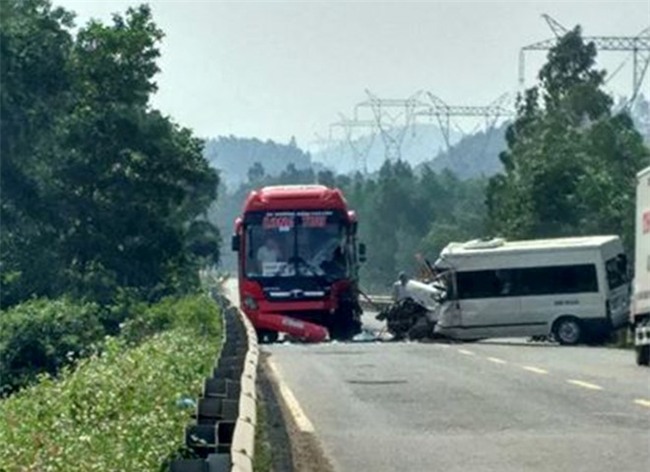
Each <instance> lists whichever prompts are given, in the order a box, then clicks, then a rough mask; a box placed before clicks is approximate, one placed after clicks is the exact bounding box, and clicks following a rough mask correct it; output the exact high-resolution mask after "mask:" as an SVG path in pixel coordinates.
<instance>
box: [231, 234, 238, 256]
mask: <svg viewBox="0 0 650 472" xmlns="http://www.w3.org/2000/svg"><path fill="white" fill-rule="evenodd" d="M230 246H231V247H232V250H233V251H235V252H239V235H238V234H233V235H232V240H231V241H230Z"/></svg>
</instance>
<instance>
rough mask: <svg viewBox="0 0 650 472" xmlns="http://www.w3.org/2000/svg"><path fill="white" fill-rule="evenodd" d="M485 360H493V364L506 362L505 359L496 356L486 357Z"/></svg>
mask: <svg viewBox="0 0 650 472" xmlns="http://www.w3.org/2000/svg"><path fill="white" fill-rule="evenodd" d="M487 360H488V361H490V362H494V363H495V364H507V362H506V361H504V360H503V359H499V358H498V357H488V358H487Z"/></svg>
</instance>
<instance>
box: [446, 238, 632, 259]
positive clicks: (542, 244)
mask: <svg viewBox="0 0 650 472" xmlns="http://www.w3.org/2000/svg"><path fill="white" fill-rule="evenodd" d="M615 242H618V244H621V243H620V238H619V237H618V236H582V237H572V238H554V239H530V240H522V241H506V240H503V239H491V240H474V241H468V242H464V243H460V242H453V243H449V244H448V245H447V246H446V247H445V248H444V249H443V250H442V252H441V253H440V256H441V257H443V258H444V257H475V256H478V255H505V254H513V253H518V254H521V253H528V252H561V251H575V250H581V249H596V248H601V247H603V246H606V245H608V244H611V243H615Z"/></svg>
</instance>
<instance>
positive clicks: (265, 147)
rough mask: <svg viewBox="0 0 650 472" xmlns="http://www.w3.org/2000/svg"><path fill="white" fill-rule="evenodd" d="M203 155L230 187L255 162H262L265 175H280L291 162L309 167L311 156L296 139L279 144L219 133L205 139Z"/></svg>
mask: <svg viewBox="0 0 650 472" xmlns="http://www.w3.org/2000/svg"><path fill="white" fill-rule="evenodd" d="M203 154H204V156H205V157H206V159H208V161H210V163H211V164H212V166H213V167H215V168H216V169H219V170H220V171H221V178H222V181H223V182H224V183H225V184H226V186H227V187H228V188H229V189H232V190H236V189H237V187H238V186H239V185H240V184H242V183H244V182H246V181H247V180H248V170H249V169H250V168H251V167H253V165H255V163H259V164H261V166H262V168H263V170H264V173H265V174H266V175H279V174H280V173H281V172H282V171H283V170H285V169H286V168H287V166H288V165H290V164H293V166H294V167H295V168H296V169H299V170H300V169H307V168H310V167H312V162H311V156H310V155H309V153H306V152H304V151H303V150H301V149H299V148H298V147H297V146H296V142H295V139H292V140H291V142H290V143H289V144H280V143H276V142H274V141H270V140H268V141H261V140H259V139H257V138H238V137H235V136H221V137H219V138H216V139H208V140H207V141H206V143H205V149H204V151H203Z"/></svg>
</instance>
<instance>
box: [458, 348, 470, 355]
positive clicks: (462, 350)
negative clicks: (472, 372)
mask: <svg viewBox="0 0 650 472" xmlns="http://www.w3.org/2000/svg"><path fill="white" fill-rule="evenodd" d="M458 352H460V353H461V354H465V355H466V356H473V355H474V353H473V352H472V351H468V350H467V349H459V350H458Z"/></svg>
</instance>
